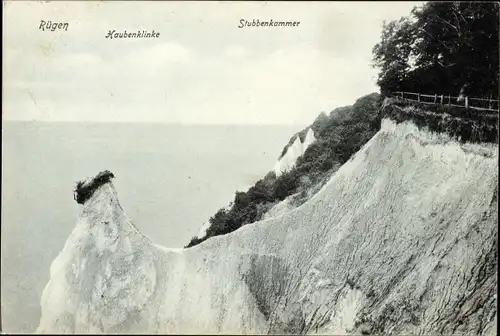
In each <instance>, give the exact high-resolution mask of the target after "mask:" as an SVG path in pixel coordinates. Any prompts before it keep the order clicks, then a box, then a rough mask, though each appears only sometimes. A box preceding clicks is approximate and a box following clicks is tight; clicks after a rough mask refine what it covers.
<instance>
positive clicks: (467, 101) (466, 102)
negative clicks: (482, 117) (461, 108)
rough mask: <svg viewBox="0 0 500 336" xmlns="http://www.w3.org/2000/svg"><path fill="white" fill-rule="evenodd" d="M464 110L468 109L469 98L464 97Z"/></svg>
mask: <svg viewBox="0 0 500 336" xmlns="http://www.w3.org/2000/svg"><path fill="white" fill-rule="evenodd" d="M465 109H466V110H468V109H469V97H465Z"/></svg>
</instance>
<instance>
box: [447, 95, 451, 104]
mask: <svg viewBox="0 0 500 336" xmlns="http://www.w3.org/2000/svg"><path fill="white" fill-rule="evenodd" d="M448 105H451V95H448Z"/></svg>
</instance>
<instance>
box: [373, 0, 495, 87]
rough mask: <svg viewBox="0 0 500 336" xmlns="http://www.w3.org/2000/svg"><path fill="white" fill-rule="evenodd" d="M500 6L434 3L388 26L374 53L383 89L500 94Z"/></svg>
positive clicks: (383, 31)
mask: <svg viewBox="0 0 500 336" xmlns="http://www.w3.org/2000/svg"><path fill="white" fill-rule="evenodd" d="M498 50H499V44H498V3H479V2H457V1H455V2H428V3H426V4H425V5H424V6H423V7H422V8H414V9H413V10H412V12H411V14H410V17H408V18H401V19H400V20H399V21H391V22H389V23H388V24H384V27H383V30H382V36H381V42H380V43H378V44H377V45H375V47H374V49H373V60H374V64H373V65H374V66H375V67H377V68H380V73H379V78H378V85H379V86H380V89H381V92H382V93H383V94H384V95H387V93H388V92H391V91H399V90H404V91H416V92H422V93H443V94H455V95H457V94H458V92H459V91H460V88H461V87H463V85H464V84H468V86H469V91H470V92H471V94H472V95H475V96H488V95H492V96H497V95H498V75H499V73H498V53H499V51H498Z"/></svg>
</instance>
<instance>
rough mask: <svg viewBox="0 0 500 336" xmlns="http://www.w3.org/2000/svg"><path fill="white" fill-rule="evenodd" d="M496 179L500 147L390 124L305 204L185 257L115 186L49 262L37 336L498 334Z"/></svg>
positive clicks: (84, 208) (99, 194)
mask: <svg viewBox="0 0 500 336" xmlns="http://www.w3.org/2000/svg"><path fill="white" fill-rule="evenodd" d="M497 185H498V144H491V143H476V144H471V143H461V142H458V141H456V140H454V139H453V138H452V137H450V136H449V135H447V134H443V133H439V134H437V133H433V132H432V131H430V130H425V129H423V128H419V127H417V126H416V125H415V123H414V122H412V121H404V122H400V123H396V122H394V121H392V120H390V119H388V118H385V119H383V120H382V125H381V129H380V131H378V132H377V133H376V134H375V136H373V138H372V139H371V140H369V141H368V142H367V143H366V144H365V145H364V146H363V147H362V148H361V150H359V151H358V152H357V153H356V154H355V155H354V156H353V157H351V159H350V160H349V161H348V162H346V163H345V164H344V165H342V167H340V169H339V170H338V171H336V172H335V173H334V174H333V175H332V176H331V178H330V179H329V181H328V182H327V183H326V184H325V185H324V186H323V187H322V188H321V190H320V191H319V192H317V193H316V194H315V195H314V196H313V197H312V198H311V199H309V200H308V201H307V202H306V203H304V204H303V205H301V206H300V207H298V208H296V209H294V210H292V211H290V212H288V213H285V214H283V215H282V216H280V217H277V218H270V219H268V220H264V221H260V222H257V223H255V224H254V225H247V226H244V227H242V228H240V229H239V230H237V231H234V232H232V233H230V234H226V235H221V236H216V237H212V238H211V239H209V240H207V241H205V242H203V243H201V244H199V245H197V246H194V247H192V248H190V249H184V250H181V251H174V250H169V249H166V248H163V247H160V246H157V245H154V244H153V243H152V242H151V241H150V240H149V239H148V238H147V237H145V236H143V235H142V234H141V233H140V232H139V231H138V230H137V229H136V227H135V226H134V225H133V224H132V223H131V222H130V220H129V219H128V218H127V216H126V215H125V213H124V211H123V209H122V208H121V206H120V204H119V201H118V197H117V194H116V191H115V189H114V187H113V184H112V181H111V180H109V181H107V182H106V183H104V184H102V185H99V186H98V187H97V188H96V189H95V190H94V191H93V193H91V195H90V197H89V198H88V199H86V200H85V201H84V202H83V204H82V205H81V208H80V212H79V217H78V221H77V223H76V227H75V229H74V230H73V232H72V233H71V235H70V236H69V238H68V240H67V242H66V244H65V246H64V248H63V250H62V251H61V252H60V254H59V255H58V257H57V258H56V259H55V260H54V262H53V264H52V266H51V271H50V281H49V283H48V284H47V286H46V288H45V290H44V292H43V296H42V317H41V320H40V325H39V327H38V329H37V332H38V333H50V332H53V333H61V332H62V333H155V334H156V333H238V334H241V333H259V334H260V333H293V334H297V333H327V334H339V333H340V334H389V333H394V334H413V333H414V334H452V333H453V334H463V335H495V334H496V326H497V321H496V311H497V307H496V283H497V275H496V267H497V233H498V229H497V223H498V212H497V202H498V201H497V194H498V188H497Z"/></svg>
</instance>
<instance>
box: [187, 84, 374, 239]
mask: <svg viewBox="0 0 500 336" xmlns="http://www.w3.org/2000/svg"><path fill="white" fill-rule="evenodd" d="M380 106H381V97H380V95H379V94H378V93H372V94H370V95H367V96H364V97H362V98H360V99H358V100H357V101H356V103H355V104H354V105H352V106H347V107H341V108H338V109H335V110H334V111H332V112H331V113H330V115H329V116H327V115H326V114H325V113H322V114H320V115H319V116H318V118H317V119H316V120H315V121H314V122H313V124H312V125H311V126H310V128H312V129H313V131H314V134H315V136H316V142H314V143H313V144H311V145H310V146H309V147H308V148H307V150H306V151H305V153H304V155H302V156H301V157H299V159H298V160H297V162H296V165H295V166H294V168H292V169H291V170H290V171H288V172H286V173H284V174H282V175H280V176H279V177H278V178H277V177H276V175H275V174H274V172H270V173H268V174H267V175H266V176H265V177H264V178H263V179H261V180H260V181H258V182H257V183H256V184H255V185H254V186H253V187H251V188H250V189H248V191H247V192H237V193H236V195H235V197H234V201H233V203H232V206H231V207H230V208H229V210H227V209H224V208H223V209H220V210H219V211H217V213H215V215H214V216H212V217H211V218H210V220H209V221H210V227H209V228H208V230H207V233H206V235H205V237H203V238H201V239H200V238H198V237H193V238H192V239H191V241H190V243H189V244H188V245H187V246H186V247H191V246H194V245H197V244H199V243H201V242H202V241H204V240H206V239H208V238H210V237H213V236H218V235H222V234H226V233H229V232H232V231H234V230H237V229H238V228H240V227H242V226H243V225H246V224H250V223H253V222H256V221H258V220H260V219H262V216H263V215H264V214H265V213H266V212H267V211H268V210H269V209H271V208H272V207H273V206H274V205H275V204H277V203H278V202H281V201H283V200H284V199H285V198H287V197H288V196H290V195H294V194H299V195H300V193H304V195H303V197H299V198H298V201H299V202H303V201H305V200H304V197H305V193H306V191H307V190H308V189H309V188H311V187H312V186H314V185H318V184H322V183H324V182H326V180H327V178H328V177H329V176H330V175H331V174H332V173H333V172H334V171H336V170H337V169H338V168H339V167H340V166H341V165H342V164H344V163H345V162H346V161H347V160H349V158H350V157H351V156H352V155H353V154H354V153H356V152H357V151H358V150H359V149H360V148H361V147H362V146H363V145H364V144H365V143H366V142H367V141H368V140H369V139H370V138H371V137H372V136H373V135H374V134H375V133H376V132H377V131H378V129H379V127H380V117H379V113H378V111H379V109H380ZM308 128H309V127H307V128H306V129H304V130H302V131H301V132H299V133H297V134H295V135H294V136H293V137H292V138H291V140H290V143H289V144H288V145H287V146H286V147H285V151H286V148H287V147H288V146H289V145H290V144H291V143H292V142H293V141H294V140H295V138H296V137H297V136H301V139H303V138H304V137H305V134H306V133H307V130H308ZM282 155H283V154H282ZM296 205H298V204H296Z"/></svg>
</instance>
